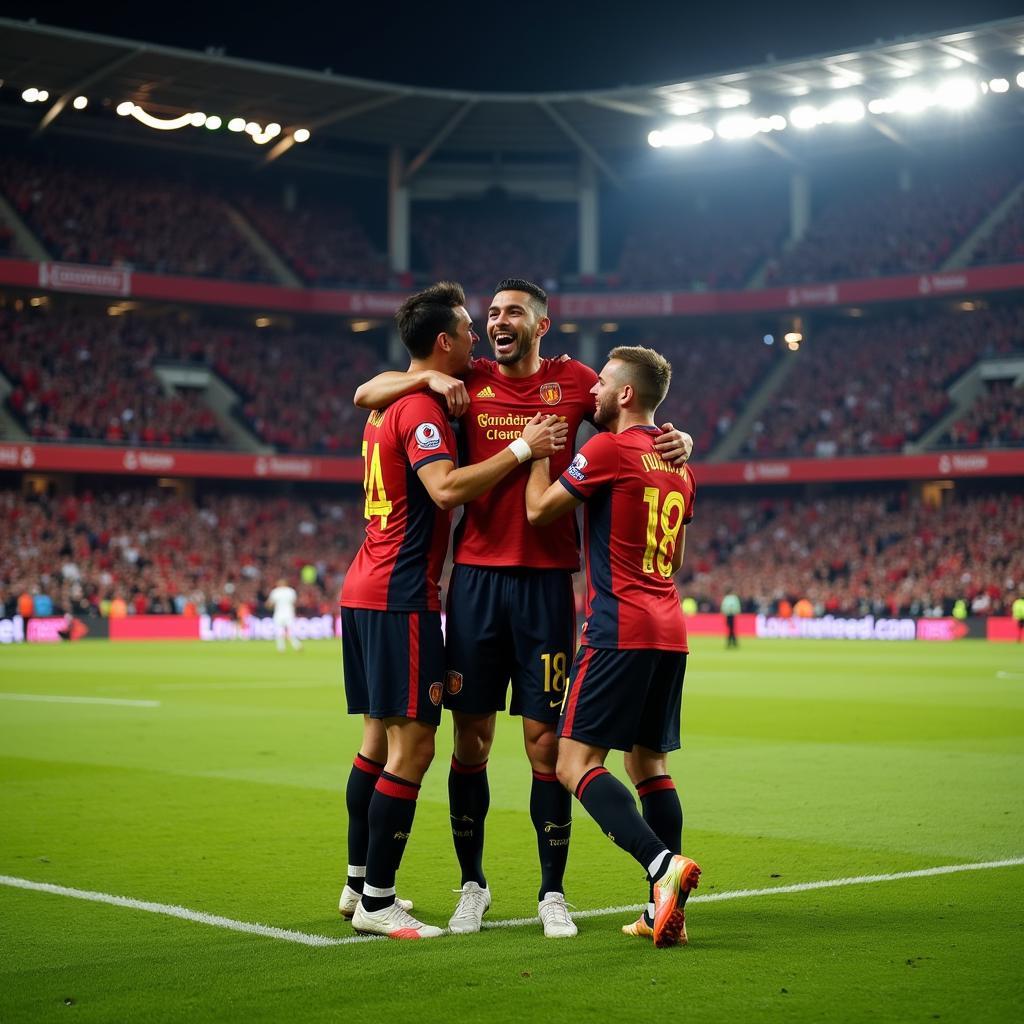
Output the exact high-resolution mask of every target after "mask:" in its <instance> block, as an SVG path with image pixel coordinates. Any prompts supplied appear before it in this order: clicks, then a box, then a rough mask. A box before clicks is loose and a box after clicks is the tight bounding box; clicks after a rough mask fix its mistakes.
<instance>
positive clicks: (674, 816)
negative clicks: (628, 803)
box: [636, 775, 683, 903]
mask: <svg viewBox="0 0 1024 1024" xmlns="http://www.w3.org/2000/svg"><path fill="white" fill-rule="evenodd" d="M636 791H637V793H638V794H639V796H640V806H641V807H642V808H643V812H644V821H646V822H647V824H648V825H650V826H651V831H652V832H653V833H654V834H655V835H656V836H657V837H658V838H659V839H660V840H661V841H662V842H663V843H664V844H665V845H666V846H667V847H668V848H669V849H670V850H671V851H672V852H673V853H682V852H683V805H682V804H681V803H680V802H679V794H678V792H676V784H675V783H674V782H673V781H672V776H671V775H652V776H651V777H650V778H649V779H644V780H643V782H638V783H637V784H636ZM647 902H648V903H653V902H654V885H653V884H652V885H651V890H650V895H649V896H648V900H647Z"/></svg>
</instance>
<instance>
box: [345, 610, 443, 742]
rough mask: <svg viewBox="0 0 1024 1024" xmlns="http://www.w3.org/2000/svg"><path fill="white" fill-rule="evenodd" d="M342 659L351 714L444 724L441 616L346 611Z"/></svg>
mask: <svg viewBox="0 0 1024 1024" xmlns="http://www.w3.org/2000/svg"><path fill="white" fill-rule="evenodd" d="M341 655H342V660H343V662H344V666H345V697H346V698H347V700H348V713H349V714H350V715H369V716H370V717H371V718H414V719H416V720H417V721H419V722H427V723H428V724H430V725H437V724H438V723H439V722H440V721H441V698H442V695H443V683H442V680H443V679H444V667H445V666H444V636H443V634H442V633H441V613H440V612H379V611H372V610H370V609H366V608H342V609H341Z"/></svg>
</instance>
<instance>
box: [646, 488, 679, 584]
mask: <svg viewBox="0 0 1024 1024" xmlns="http://www.w3.org/2000/svg"><path fill="white" fill-rule="evenodd" d="M644 501H645V502H646V503H647V550H646V551H644V572H646V573H650V574H651V575H653V574H654V571H655V564H657V571H658V572H659V573H660V574H661V575H662V576H664V577H665V579H668V578H669V577H670V576H671V575H672V554H673V552H674V551H675V549H676V541H677V540H678V539H679V531H680V529H681V528H682V525H683V515H684V514H685V512H686V502H685V500H684V499H683V496H682V495H681V494H680V493H679V492H678V491H669V492H668V494H666V495H665V500H664V501H661V492H660V491H659V490H658V488H657V487H645V488H644ZM659 505H660V507H659ZM659 526H660V527H661V539H660V540H659V539H658V527H659Z"/></svg>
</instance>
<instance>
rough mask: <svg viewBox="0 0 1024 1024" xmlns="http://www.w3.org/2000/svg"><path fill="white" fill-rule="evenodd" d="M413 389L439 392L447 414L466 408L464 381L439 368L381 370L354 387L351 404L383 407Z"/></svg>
mask: <svg viewBox="0 0 1024 1024" xmlns="http://www.w3.org/2000/svg"><path fill="white" fill-rule="evenodd" d="M417 391H433V392H434V394H437V395H440V396H441V397H442V398H443V399H444V400H445V404H446V405H447V406H448V414H449V415H450V416H454V417H456V418H457V417H459V416H462V415H463V414H464V413H465V412H466V410H467V409H469V392H468V391H467V390H466V385H465V382H464V381H461V380H459V378H458V377H449V376H448V374H446V373H441V372H440V371H439V370H409V371H402V370H385V371H384V372H383V373H378V374H377V376H376V377H373V378H372V379H371V380H368V381H366V382H365V383H363V384H360V385H359V387H357V388H356V391H355V394H354V395H353V396H352V404H353V405H355V406H357V407H358V408H360V409H383V408H385V406H388V405H391V403H392V402H396V401H398V399H399V398H404V397H405V396H406V395H411V394H414V393H415V392H417Z"/></svg>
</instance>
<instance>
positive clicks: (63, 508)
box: [0, 488, 363, 614]
mask: <svg viewBox="0 0 1024 1024" xmlns="http://www.w3.org/2000/svg"><path fill="white" fill-rule="evenodd" d="M0 522H2V523H3V527H4V534H5V536H6V537H7V538H8V540H9V543H5V544H4V545H3V549H2V551H0V587H2V594H3V597H4V599H5V601H7V602H8V603H10V601H11V600H12V599H14V600H16V599H17V596H18V595H20V594H21V593H24V592H28V593H33V592H45V593H47V594H48V595H49V596H50V597H51V599H52V600H53V602H54V606H55V610H56V611H57V613H63V612H73V613H75V614H101V613H103V614H106V611H109V606H108V604H105V602H109V601H111V600H112V599H114V598H115V597H118V596H120V597H121V598H123V599H124V600H125V601H126V602H127V604H128V608H129V611H130V613H132V614H143V613H149V614H161V613H172V612H182V611H184V610H185V609H186V606H191V609H190V610H191V611H193V612H207V611H209V612H213V611H235V610H237V609H238V607H239V605H240V604H247V605H248V606H249V607H250V608H258V607H260V606H261V602H262V600H263V599H264V598H265V595H266V594H267V592H268V591H269V590H270V589H271V588H272V587H273V586H274V583H275V581H276V580H277V578H278V577H280V576H281V574H282V573H287V574H289V575H291V576H293V577H294V578H295V581H296V586H297V589H298V590H299V595H300V604H301V605H302V607H303V608H304V609H306V610H309V611H315V612H320V611H323V610H326V611H332V610H334V608H335V602H336V598H337V593H338V591H339V589H340V586H341V580H342V578H343V574H344V570H345V569H346V568H347V566H348V563H349V562H350V561H351V559H352V556H353V554H354V553H355V551H356V549H357V548H358V546H359V544H360V542H361V540H362V532H363V518H362V503H361V500H360V501H356V500H354V499H352V498H344V499H343V498H339V497H332V498H330V499H329V500H327V499H319V498H318V499H301V498H295V497H284V496H281V495H271V494H264V495H259V496H257V495H254V494H245V493H230V494H214V495H209V496H205V497H202V498H199V499H190V498H186V497H182V496H180V495H178V494H176V493H174V492H171V491H166V490H159V489H157V488H152V489H145V490H143V489H138V488H137V489H107V490H103V489H97V490H92V489H85V490H83V491H81V492H79V493H77V494H68V495H63V496H55V497H46V496H37V497H29V496H24V495H21V494H19V493H18V492H16V491H14V490H0ZM307 564H309V565H313V566H315V567H316V568H317V582H316V583H315V584H303V585H302V586H301V587H300V586H298V575H299V570H300V569H301V567H302V566H304V565H307Z"/></svg>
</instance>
